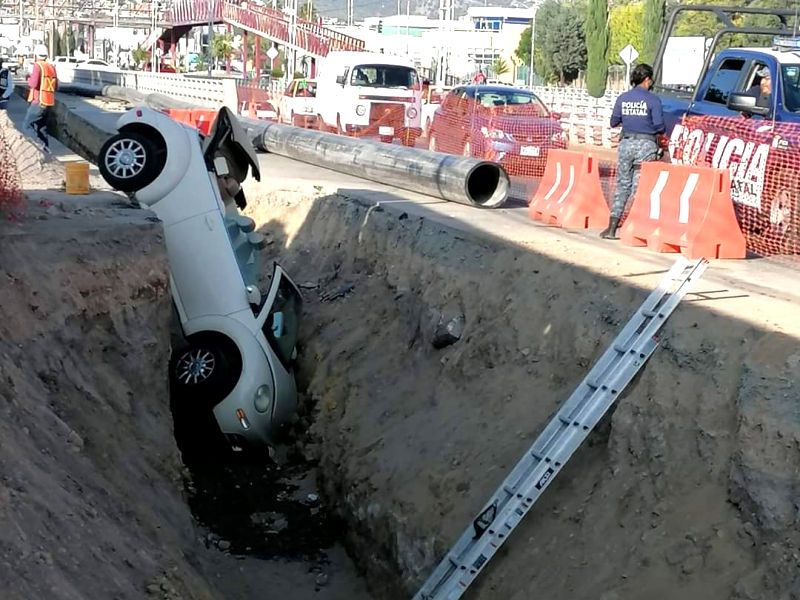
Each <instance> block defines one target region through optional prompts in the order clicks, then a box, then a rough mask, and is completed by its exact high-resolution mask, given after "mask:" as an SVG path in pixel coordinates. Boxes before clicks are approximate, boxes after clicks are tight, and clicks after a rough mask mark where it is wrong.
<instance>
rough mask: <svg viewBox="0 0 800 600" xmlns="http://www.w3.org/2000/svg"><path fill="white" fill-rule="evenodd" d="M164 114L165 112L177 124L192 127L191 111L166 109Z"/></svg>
mask: <svg viewBox="0 0 800 600" xmlns="http://www.w3.org/2000/svg"><path fill="white" fill-rule="evenodd" d="M164 112H166V113H167V114H168V115H169V116H170V117H171V118H173V119H175V120H176V121H178V122H179V123H185V124H186V125H191V126H192V127H194V121H193V120H192V111H191V110H189V109H187V108H168V109H166V110H165V111H164Z"/></svg>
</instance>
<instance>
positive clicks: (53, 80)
mask: <svg viewBox="0 0 800 600" xmlns="http://www.w3.org/2000/svg"><path fill="white" fill-rule="evenodd" d="M33 53H34V55H35V56H36V62H35V63H34V65H33V68H32V69H31V74H30V77H28V89H29V91H28V102H29V103H30V106H29V107H28V113H27V114H26V115H25V128H26V129H31V130H32V131H33V132H34V133H35V134H36V137H37V138H38V139H39V142H40V143H41V148H42V150H43V151H44V152H46V153H49V152H50V143H49V141H48V137H47V133H45V128H46V126H47V113H48V112H49V111H50V107H51V106H53V105H54V104H55V103H56V88H57V87H58V78H57V77H56V68H55V67H54V66H53V65H52V64H51V63H49V62H47V47H46V46H45V45H44V44H38V45H37V46H36V47H35V48H34V49H33Z"/></svg>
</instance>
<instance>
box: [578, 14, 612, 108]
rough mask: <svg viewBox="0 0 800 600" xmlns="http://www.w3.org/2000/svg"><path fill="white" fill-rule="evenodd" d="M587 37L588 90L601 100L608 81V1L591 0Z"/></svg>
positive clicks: (586, 28)
mask: <svg viewBox="0 0 800 600" xmlns="http://www.w3.org/2000/svg"><path fill="white" fill-rule="evenodd" d="M584 33H585V35H586V56H587V61H586V89H587V91H588V92H589V95H590V96H594V97H595V98H600V97H602V96H603V94H605V92H606V80H607V79H608V42H609V34H608V0H589V5H588V11H587V15H586V25H585V28H584Z"/></svg>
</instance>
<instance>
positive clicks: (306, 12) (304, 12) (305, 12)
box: [297, 2, 317, 21]
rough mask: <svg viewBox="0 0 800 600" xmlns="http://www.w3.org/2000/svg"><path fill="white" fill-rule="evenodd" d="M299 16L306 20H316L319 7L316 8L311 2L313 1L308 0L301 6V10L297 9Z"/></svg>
mask: <svg viewBox="0 0 800 600" xmlns="http://www.w3.org/2000/svg"><path fill="white" fill-rule="evenodd" d="M297 16H298V17H300V18H301V19H305V20H306V21H316V20H317V9H315V8H314V5H313V4H311V2H306V3H305V4H303V6H301V7H300V10H298V11H297Z"/></svg>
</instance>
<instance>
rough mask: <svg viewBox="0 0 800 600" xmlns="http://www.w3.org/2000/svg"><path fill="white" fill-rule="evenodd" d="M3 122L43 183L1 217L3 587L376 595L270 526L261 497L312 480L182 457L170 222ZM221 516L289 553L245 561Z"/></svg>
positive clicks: (139, 594) (339, 561)
mask: <svg viewBox="0 0 800 600" xmlns="http://www.w3.org/2000/svg"><path fill="white" fill-rule="evenodd" d="M2 125H3V127H2V129H0V131H1V132H2V137H3V138H4V139H6V140H7V141H8V143H9V145H10V147H11V148H12V149H13V155H14V156H16V157H18V158H19V159H20V162H21V164H22V165H24V166H25V167H26V168H27V169H28V171H27V174H26V177H25V178H24V179H23V181H24V182H25V183H26V184H28V185H29V186H31V187H35V188H38V189H39V191H31V192H29V193H28V198H27V200H26V202H25V205H24V210H23V212H22V216H21V217H20V218H18V219H16V220H8V219H6V218H5V217H6V215H3V219H2V220H0V290H1V293H0V298H2V301H0V411H2V419H0V439H2V443H0V588H2V592H1V593H0V596H2V598H4V599H6V598H7V599H9V600H18V599H19V600H31V599H34V598H36V599H38V598H53V599H55V598H64V599H87V600H90V599H91V600H96V599H99V598H120V599H123V598H124V599H139V598H144V597H149V598H163V599H170V600H175V599H178V598H181V599H194V598H197V599H206V598H208V599H211V598H225V599H229V598H230V599H236V600H238V599H241V600H249V599H254V598H262V597H264V594H265V593H268V594H270V595H273V594H274V595H275V596H276V597H284V598H298V599H299V600H306V599H311V598H314V599H320V600H337V599H344V598H353V599H359V598H366V597H368V596H367V595H366V593H365V591H364V584H363V582H362V581H361V580H360V579H359V578H358V577H357V575H356V573H355V571H354V570H353V569H352V567H351V566H349V563H348V559H347V557H346V555H345V554H344V552H343V550H342V549H341V548H340V547H337V546H330V544H328V545H327V546H326V547H325V548H322V549H320V548H314V547H311V548H308V547H303V546H302V545H300V544H296V543H295V544H293V543H292V542H293V536H294V529H295V527H294V524H293V523H292V515H291V514H288V513H287V515H286V517H288V520H289V523H288V527H287V526H286V525H285V524H284V525H283V526H282V527H284V528H286V531H284V532H282V533H279V534H278V535H277V536H276V537H277V538H278V540H277V542H275V543H273V544H272V545H270V544H269V543H265V541H264V539H265V538H268V537H269V536H261V535H259V531H260V526H258V525H256V524H255V522H254V521H253V517H254V514H260V513H256V511H257V510H259V506H262V505H269V504H270V503H271V502H272V503H273V504H274V500H275V499H274V498H263V500H262V499H261V498H259V497H258V492H259V491H262V492H264V493H265V494H266V493H268V492H270V491H272V489H274V488H275V487H278V486H279V487H280V489H281V492H282V494H283V496H284V498H283V499H282V503H281V504H280V506H290V505H291V504H292V501H293V498H294V497H295V496H297V497H299V498H301V499H305V498H306V497H307V495H308V494H309V493H312V492H315V491H316V489H315V485H314V481H313V478H312V479H311V480H309V479H308V475H307V474H306V473H304V472H298V471H297V470H296V469H295V470H294V471H292V472H288V473H285V474H283V475H280V474H279V475H278V476H273V475H271V473H273V472H274V470H275V469H274V467H270V468H267V466H266V465H258V464H256V465H250V466H248V467H247V468H248V469H249V471H248V474H250V475H252V478H251V479H248V480H243V478H242V476H241V472H240V473H239V474H238V475H237V474H236V473H234V474H233V475H232V476H230V477H229V478H228V479H222V478H219V479H217V480H216V481H208V477H209V474H210V473H212V472H213V471H212V470H211V469H206V470H204V471H201V472H200V475H198V472H196V471H190V470H187V469H186V468H185V467H183V465H182V464H181V456H180V454H179V452H178V449H177V447H176V444H175V439H174V437H173V420H172V415H171V414H170V405H169V397H168V389H167V387H168V386H167V377H166V368H165V366H166V363H167V359H168V356H169V351H170V325H171V323H170V320H171V309H170V298H169V285H168V277H167V262H166V256H165V250H164V240H163V233H162V229H161V225H160V223H159V222H158V220H157V219H156V218H155V216H154V215H153V214H152V213H150V212H148V211H143V210H139V209H134V208H132V207H131V206H130V205H129V203H128V202H127V199H126V198H124V197H122V196H119V195H116V194H108V193H93V194H91V195H90V196H68V195H66V194H64V193H63V192H60V191H59V188H60V187H61V186H62V184H63V180H64V172H63V165H61V163H60V161H59V160H58V158H59V157H60V156H67V155H68V154H69V153H68V151H67V150H66V149H65V148H63V147H62V146H60V145H59V144H58V143H57V142H55V141H54V142H53V149H54V151H55V154H56V158H55V159H53V160H43V159H42V157H41V155H40V154H39V153H38V151H37V150H36V149H35V148H33V147H32V146H31V144H30V143H29V142H28V141H27V140H26V139H25V138H24V136H21V135H20V134H19V132H17V131H15V130H13V129H9V128H8V126H7V124H6V123H3V124H2ZM218 471H220V470H219V469H218ZM223 475H228V474H226V473H223ZM203 477H205V479H203ZM260 479H269V481H268V483H267V484H266V486H262V487H260V488H259V487H258V485H259V480H260ZM220 481H222V482H225V483H229V484H230V485H229V486H228V488H229V489H221V487H222V486H221V485H220ZM253 482H255V485H253ZM235 486H241V488H242V489H241V492H238V493H237V491H236V490H238V489H239V487H235ZM269 486H271V487H269ZM198 489H199V490H201V492H203V493H198V491H197V490H198ZM208 490H210V491H208ZM204 494H205V497H204ZM212 495H214V496H217V497H221V498H222V500H217V498H215V497H211V496H212ZM242 499H246V502H244V501H241V500H242ZM294 504H295V505H297V504H298V502H294ZM190 508H191V509H192V510H191V511H190ZM262 510H263V509H262ZM320 510H323V511H327V509H326V508H325V505H324V504H323V505H322V507H321V509H320ZM192 511H195V512H197V513H198V514H199V515H200V517H198V516H197V515H196V514H193V512H192ZM251 513H252V514H251ZM281 518H284V517H283V516H282V515H279V514H275V515H274V519H273V520H274V521H280V519H281ZM226 520H227V521H236V522H238V523H242V522H244V523H252V526H251V527H250V529H251V531H249V532H248V535H249V538H248V539H249V540H250V541H251V542H252V541H253V540H255V542H257V543H261V545H262V546H263V547H262V548H259V549H260V550H261V551H262V552H263V553H266V554H267V555H269V556H276V555H277V556H281V552H280V551H274V548H278V550H280V549H281V548H282V547H284V546H288V547H289V548H290V550H291V552H287V553H286V554H287V555H288V554H291V555H292V556H291V557H290V559H281V558H277V559H273V560H259V559H256V558H250V557H247V556H245V555H244V554H245V553H243V552H237V555H236V556H234V550H236V548H235V540H230V539H225V538H224V537H222V536H221V535H220V533H219V532H220V531H222V532H223V533H224V532H225V531H226V530H225V528H224V527H221V526H220V522H225V521H226ZM285 520H286V519H285V518H284V521H285ZM271 527H273V528H275V527H276V525H275V523H274V522H273V523H272V525H271ZM301 530H302V528H301ZM281 536H283V539H286V538H288V540H289V542H288V543H287V542H281V541H280V540H281ZM259 538H262V539H259ZM254 545H255V543H254ZM304 558H305V560H303V559H304Z"/></svg>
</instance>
